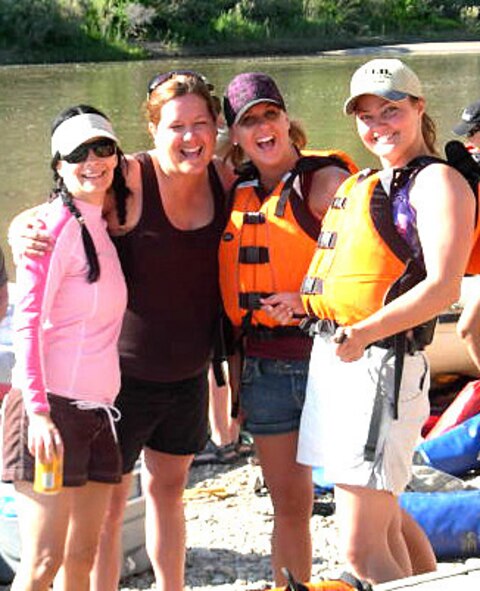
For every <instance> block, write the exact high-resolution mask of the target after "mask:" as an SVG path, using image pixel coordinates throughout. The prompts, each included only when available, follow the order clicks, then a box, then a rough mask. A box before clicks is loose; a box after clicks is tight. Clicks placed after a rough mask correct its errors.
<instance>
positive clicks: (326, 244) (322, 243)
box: [317, 232, 337, 249]
mask: <svg viewBox="0 0 480 591" xmlns="http://www.w3.org/2000/svg"><path fill="white" fill-rule="evenodd" d="M317 243H318V247H319V248H325V249H332V248H335V244H336V243H337V233H336V232H320V235H319V237H318V241H317Z"/></svg>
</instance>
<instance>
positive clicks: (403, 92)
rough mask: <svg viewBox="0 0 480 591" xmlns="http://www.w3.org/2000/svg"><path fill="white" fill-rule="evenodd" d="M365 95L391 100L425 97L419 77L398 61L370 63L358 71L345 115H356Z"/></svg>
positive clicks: (374, 61) (387, 60) (345, 105)
mask: <svg viewBox="0 0 480 591" xmlns="http://www.w3.org/2000/svg"><path fill="white" fill-rule="evenodd" d="M364 94H374V95H376V96H381V97H383V98H385V99H387V100H389V101H401V100H403V99H406V98H407V97H408V96H413V97H416V98H418V97H421V96H423V92H422V85H421V83H420V80H419V79H418V76H417V75H416V74H415V72H414V71H413V70H411V69H410V68H409V67H408V66H407V65H405V64H404V63H403V62H402V61H401V60H399V59H395V58H385V59H374V60H370V61H369V62H367V63H366V64H363V66H360V68H358V70H357V71H356V72H355V73H354V74H353V76H352V79H351V82H350V96H349V98H348V99H347V100H346V102H345V104H344V106H343V112H344V113H345V115H350V114H351V113H353V111H354V109H355V103H356V101H357V99H358V98H359V97H361V96H362V95H364Z"/></svg>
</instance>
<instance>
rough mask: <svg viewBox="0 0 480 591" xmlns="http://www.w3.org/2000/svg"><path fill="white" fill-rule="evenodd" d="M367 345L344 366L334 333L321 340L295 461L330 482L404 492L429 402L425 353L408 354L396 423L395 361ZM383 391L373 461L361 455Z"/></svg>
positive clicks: (315, 350)
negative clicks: (320, 472)
mask: <svg viewBox="0 0 480 591" xmlns="http://www.w3.org/2000/svg"><path fill="white" fill-rule="evenodd" d="M387 353H388V351H387V350H385V349H381V348H379V347H370V348H369V349H367V350H366V351H365V354H364V356H363V357H362V358H361V359H359V360H358V361H355V362H353V363H345V362H343V361H341V360H340V359H339V358H338V357H337V356H336V355H335V345H334V344H333V343H331V337H330V336H327V337H325V336H322V335H320V336H316V337H315V341H314V345H313V349H312V355H311V358H310V367H309V374H308V384H307V394H306V400H305V405H304V407H303V412H302V418H301V423H300V433H299V442H298V455H297V460H298V462H300V463H301V464H307V465H311V466H323V468H324V470H325V478H326V479H327V480H328V481H330V482H333V483H335V484H350V485H358V486H366V487H369V488H374V489H379V490H388V491H391V492H393V493H394V494H399V493H400V492H402V491H403V490H404V488H405V486H406V485H407V484H408V482H409V480H410V478H411V465H412V457H413V451H414V448H415V446H416V444H417V443H418V441H419V437H420V432H421V428H422V426H423V424H424V422H425V421H426V419H427V417H428V415H429V410H430V404H429V399H428V390H429V387H430V376H429V368H428V362H427V359H426V357H425V355H424V354H423V353H422V352H418V353H415V354H414V355H408V354H407V355H405V361H404V368H403V374H402V382H401V387H400V396H399V405H398V413H399V418H398V420H394V418H393V416H394V415H393V403H394V400H393V398H394V394H393V390H394V387H393V384H394V365H395V360H394V357H393V356H392V357H390V358H389V359H388V360H386V356H387ZM377 391H379V392H380V393H381V396H382V398H381V402H382V404H381V418H380V426H379V434H378V441H377V446H376V452H375V457H374V459H373V460H372V461H367V460H365V458H364V450H365V444H366V442H367V439H368V433H369V429H370V422H371V417H372V409H373V404H374V400H375V395H376V394H377Z"/></svg>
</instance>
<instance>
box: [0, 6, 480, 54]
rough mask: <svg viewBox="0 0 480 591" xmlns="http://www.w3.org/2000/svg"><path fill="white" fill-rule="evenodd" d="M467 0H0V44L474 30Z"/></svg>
mask: <svg viewBox="0 0 480 591" xmlns="http://www.w3.org/2000/svg"><path fill="white" fill-rule="evenodd" d="M478 8H479V6H478V5H477V4H473V5H472V0H133V1H132V0H0V47H1V46H2V45H3V47H10V46H16V47H21V48H24V49H28V48H44V47H55V46H56V47H59V48H60V47H62V46H68V45H72V44H74V45H77V46H80V45H82V43H83V44H85V43H86V44H88V43H92V42H98V43H102V44H107V45H108V44H110V45H111V46H112V47H113V46H114V45H115V44H117V45H118V44H122V43H123V44H126V43H128V41H130V40H146V39H150V40H160V41H162V42H167V43H168V42H171V41H175V42H176V43H177V44H188V45H206V44H212V43H215V42H217V41H229V40H231V41H248V40H258V41H261V40H262V39H265V38H270V39H280V40H281V39H287V38H292V37H296V38H308V37H310V38H312V37H316V38H322V39H336V38H339V37H343V38H348V37H349V36H359V35H361V36H369V35H370V36H372V35H395V34H403V35H405V34H412V33H413V34H415V33H417V34H420V33H424V32H426V31H429V30H441V29H444V30H448V29H451V28H452V27H462V26H463V27H464V30H471V31H478V29H479V26H478V23H479V19H478Z"/></svg>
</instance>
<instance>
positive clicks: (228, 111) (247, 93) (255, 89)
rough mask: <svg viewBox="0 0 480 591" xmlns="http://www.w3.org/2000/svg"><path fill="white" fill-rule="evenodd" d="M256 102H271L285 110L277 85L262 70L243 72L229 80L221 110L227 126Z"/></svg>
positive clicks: (236, 120)
mask: <svg viewBox="0 0 480 591" xmlns="http://www.w3.org/2000/svg"><path fill="white" fill-rule="evenodd" d="M258 103H273V104H274V105H277V107H279V108H280V109H282V110H283V111H286V107H285V101H284V100H283V97H282V95H281V94H280V91H279V90H278V87H277V85H276V84H275V82H274V81H273V79H272V78H270V76H267V74H263V73H262V72H244V73H243V74H238V76H235V78H234V79H233V80H232V81H231V82H230V84H229V85H228V86H227V89H226V90H225V95H224V97H223V111H224V114H225V121H226V122H227V125H228V127H231V126H232V125H233V124H234V123H237V122H238V121H239V120H240V118H241V117H242V115H243V114H244V113H246V112H247V111H248V109H250V107H253V105H256V104H258Z"/></svg>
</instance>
